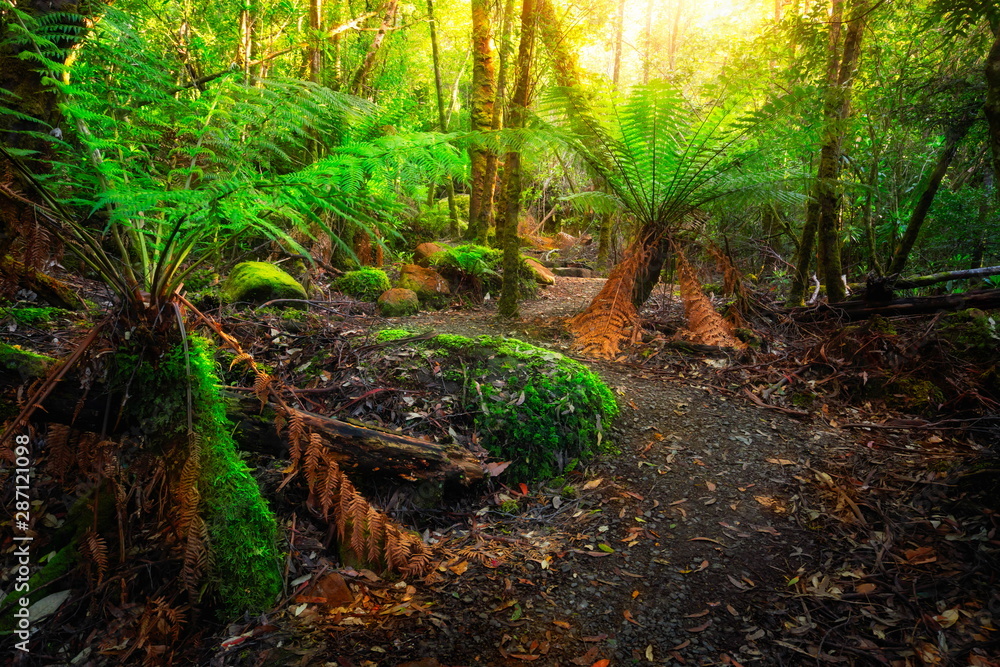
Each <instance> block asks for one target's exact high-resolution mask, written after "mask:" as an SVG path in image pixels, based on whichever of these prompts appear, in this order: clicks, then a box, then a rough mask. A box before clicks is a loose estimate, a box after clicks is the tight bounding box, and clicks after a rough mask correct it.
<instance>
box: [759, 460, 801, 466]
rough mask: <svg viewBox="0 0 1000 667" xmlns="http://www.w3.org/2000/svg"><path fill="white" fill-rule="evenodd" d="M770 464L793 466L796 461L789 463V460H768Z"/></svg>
mask: <svg viewBox="0 0 1000 667" xmlns="http://www.w3.org/2000/svg"><path fill="white" fill-rule="evenodd" d="M766 460H767V462H768V463H776V464H778V465H779V466H793V465H795V461H789V460H788V459H766Z"/></svg>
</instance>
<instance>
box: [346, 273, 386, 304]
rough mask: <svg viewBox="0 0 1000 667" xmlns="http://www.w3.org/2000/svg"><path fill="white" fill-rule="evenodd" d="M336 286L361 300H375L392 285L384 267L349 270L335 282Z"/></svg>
mask: <svg viewBox="0 0 1000 667" xmlns="http://www.w3.org/2000/svg"><path fill="white" fill-rule="evenodd" d="M334 287H336V288H337V289H338V290H340V291H341V292H343V293H344V294H347V295H348V296H353V297H354V298H355V299H358V300H360V301H375V300H376V299H378V298H379V295H381V294H382V293H383V292H385V291H386V290H387V289H389V288H390V287H392V285H390V284H389V276H387V275H385V271H383V270H382V269H373V268H364V269H358V270H357V271H348V272H347V273H345V274H344V275H343V276H341V277H340V278H338V279H337V280H336V281H335V282H334Z"/></svg>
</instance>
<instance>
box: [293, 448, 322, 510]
mask: <svg viewBox="0 0 1000 667" xmlns="http://www.w3.org/2000/svg"><path fill="white" fill-rule="evenodd" d="M325 449H326V448H325V447H324V446H323V437H322V436H321V435H320V434H319V433H313V434H311V435H310V436H309V446H308V447H307V448H306V463H305V471H306V484H307V485H308V486H309V495H310V496H312V495H313V493H314V492H315V490H316V483H317V482H318V481H319V479H320V475H321V473H322V471H321V470H320V461H321V460H323V459H324V458H325V457H324V456H323V454H325V453H326V451H325ZM292 456H293V459H294V458H295V452H293V453H292Z"/></svg>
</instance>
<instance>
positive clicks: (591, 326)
mask: <svg viewBox="0 0 1000 667" xmlns="http://www.w3.org/2000/svg"><path fill="white" fill-rule="evenodd" d="M644 252H646V251H645V250H644V245H643V244H642V243H640V242H636V243H634V244H632V247H631V248H630V249H629V252H628V254H627V255H626V256H625V259H623V260H622V261H621V262H619V263H618V264H617V265H616V266H615V268H614V269H612V270H611V274H610V275H609V276H608V280H607V282H605V283H604V287H603V288H601V291H600V292H599V293H598V295H597V296H596V297H594V300H593V301H592V302H591V303H590V305H589V306H588V307H587V309H586V310H584V311H583V312H582V313H580V314H578V315H576V316H574V317H572V318H571V319H569V320H568V321H567V322H566V328H567V329H569V331H570V333H572V334H573V336H574V337H575V338H576V346H577V347H579V348H580V349H582V350H583V352H584V354H588V355H591V356H594V357H600V358H604V359H614V358H615V357H617V356H618V353H619V351H620V350H621V345H622V343H623V342H625V340H626V339H629V338H631V337H633V336H634V335H635V332H636V329H637V327H638V323H639V311H638V310H636V307H635V305H634V304H633V303H632V291H633V289H634V287H635V281H636V276H637V274H638V271H639V267H640V266H641V263H642V259H643V254H644ZM629 329H631V330H632V334H631V336H630V335H629V334H628V333H627V332H628V331H629Z"/></svg>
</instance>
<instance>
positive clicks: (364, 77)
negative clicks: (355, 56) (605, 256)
mask: <svg viewBox="0 0 1000 667" xmlns="http://www.w3.org/2000/svg"><path fill="white" fill-rule="evenodd" d="M396 6H397V0H385V4H384V5H383V6H382V13H383V16H384V17H383V19H382V25H381V26H379V29H378V32H377V33H375V39H373V40H372V43H371V45H370V46H369V47H368V53H366V54H365V59H364V62H362V63H361V67H359V68H358V71H357V72H356V73H355V74H354V81H352V82H351V94H352V95H359V96H360V95H361V91H362V89H363V88H364V87H365V84H366V83H367V81H368V75H369V74H371V71H372V67H374V66H375V57H376V56H377V55H378V51H379V49H380V48H381V47H382V42H383V41H385V36H386V33H388V32H389V28H391V27H392V24H393V21H394V20H395V18H396Z"/></svg>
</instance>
